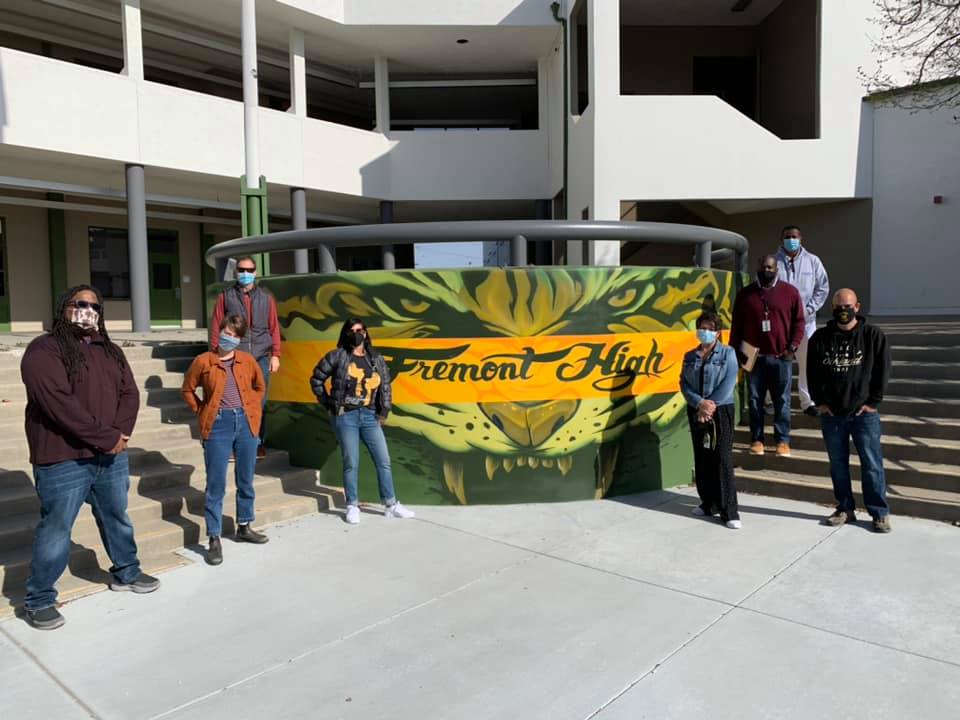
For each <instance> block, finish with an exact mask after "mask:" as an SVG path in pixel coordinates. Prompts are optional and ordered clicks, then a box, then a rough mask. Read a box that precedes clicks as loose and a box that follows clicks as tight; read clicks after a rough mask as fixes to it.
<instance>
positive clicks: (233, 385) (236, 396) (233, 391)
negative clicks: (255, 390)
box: [220, 358, 243, 410]
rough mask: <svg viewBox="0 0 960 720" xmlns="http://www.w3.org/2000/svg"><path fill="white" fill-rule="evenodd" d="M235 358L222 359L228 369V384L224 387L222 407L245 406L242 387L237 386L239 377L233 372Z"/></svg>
mask: <svg viewBox="0 0 960 720" xmlns="http://www.w3.org/2000/svg"><path fill="white" fill-rule="evenodd" d="M234 360H235V358H230V359H229V360H221V361H220V362H221V363H223V367H224V368H225V369H226V371H227V386H226V387H225V388H224V389H223V398H222V399H221V400H220V407H222V408H228V409H230V410H232V409H234V408H239V407H243V400H242V399H241V398H240V389H239V388H238V387H237V378H236V377H235V376H234V374H233V363H234Z"/></svg>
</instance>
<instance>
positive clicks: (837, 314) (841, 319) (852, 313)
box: [833, 305, 857, 325]
mask: <svg viewBox="0 0 960 720" xmlns="http://www.w3.org/2000/svg"><path fill="white" fill-rule="evenodd" d="M856 316H857V312H856V310H854V309H853V305H840V306H838V307H835V308H834V309H833V319H834V320H836V321H837V322H838V323H840V324H841V325H847V324H849V323H851V322H853V319H854V318H855V317H856Z"/></svg>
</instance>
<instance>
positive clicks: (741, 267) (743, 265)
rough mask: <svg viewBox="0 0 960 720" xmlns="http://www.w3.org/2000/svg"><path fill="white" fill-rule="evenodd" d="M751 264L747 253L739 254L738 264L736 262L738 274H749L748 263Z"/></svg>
mask: <svg viewBox="0 0 960 720" xmlns="http://www.w3.org/2000/svg"><path fill="white" fill-rule="evenodd" d="M748 262H749V260H748V258H747V253H746V252H738V253H737V262H736V271H737V272H742V273H745V272H749V270H748V269H747V263H748Z"/></svg>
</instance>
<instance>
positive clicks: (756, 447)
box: [750, 440, 764, 455]
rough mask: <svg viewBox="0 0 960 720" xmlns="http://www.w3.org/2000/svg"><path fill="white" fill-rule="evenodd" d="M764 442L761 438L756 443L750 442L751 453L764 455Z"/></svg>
mask: <svg viewBox="0 0 960 720" xmlns="http://www.w3.org/2000/svg"><path fill="white" fill-rule="evenodd" d="M763 453H764V449H763V443H762V442H761V441H760V440H757V441H756V442H755V443H750V454H751V455H763Z"/></svg>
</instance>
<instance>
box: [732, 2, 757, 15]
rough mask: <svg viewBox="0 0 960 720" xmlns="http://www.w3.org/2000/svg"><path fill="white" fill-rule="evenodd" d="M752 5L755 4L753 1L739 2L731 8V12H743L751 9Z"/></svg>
mask: <svg viewBox="0 0 960 720" xmlns="http://www.w3.org/2000/svg"><path fill="white" fill-rule="evenodd" d="M751 3H753V0H737V1H736V2H735V3H734V4H733V7H732V8H730V12H743V11H744V10H746V9H747V8H748V7H750V5H751Z"/></svg>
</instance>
